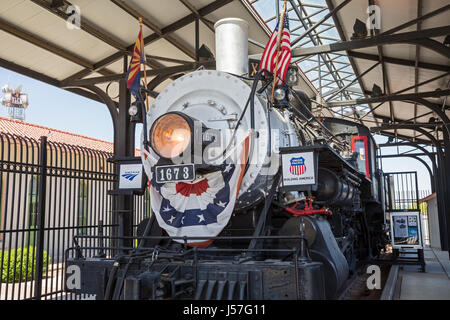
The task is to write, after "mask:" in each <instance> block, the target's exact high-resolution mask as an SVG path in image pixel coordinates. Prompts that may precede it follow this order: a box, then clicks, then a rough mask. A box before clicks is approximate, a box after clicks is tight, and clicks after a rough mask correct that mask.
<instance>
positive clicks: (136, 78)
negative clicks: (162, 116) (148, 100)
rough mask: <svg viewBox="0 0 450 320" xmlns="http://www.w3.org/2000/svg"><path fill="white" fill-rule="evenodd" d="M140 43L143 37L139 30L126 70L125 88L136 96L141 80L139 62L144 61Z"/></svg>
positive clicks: (141, 43)
mask: <svg viewBox="0 0 450 320" xmlns="http://www.w3.org/2000/svg"><path fill="white" fill-rule="evenodd" d="M142 45H143V39H142V30H141V31H140V32H139V35H138V38H137V40H136V44H135V45H134V49H133V56H132V58H131V62H130V68H129V69H128V72H127V88H128V89H129V90H130V91H131V93H132V94H133V95H134V96H135V97H136V98H137V93H138V90H139V85H140V81H141V63H144V57H143V55H142Z"/></svg>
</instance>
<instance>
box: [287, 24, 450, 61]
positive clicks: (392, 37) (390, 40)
mask: <svg viewBox="0 0 450 320" xmlns="http://www.w3.org/2000/svg"><path fill="white" fill-rule="evenodd" d="M448 34H450V26H445V27H437V28H430V29H424V30H421V31H420V32H417V31H412V32H405V33H396V34H389V35H378V36H374V37H370V38H367V39H359V40H352V41H344V42H337V43H330V44H326V45H322V46H316V47H308V48H298V49H294V50H292V57H302V56H308V55H313V54H320V53H332V52H336V51H346V50H355V49H363V48H369V47H374V46H379V45H385V44H395V43H405V42H411V41H415V40H419V41H422V40H423V39H426V38H433V37H440V36H446V35H448ZM423 45H426V46H428V45H427V43H425V42H424V43H423ZM430 49H432V48H430ZM434 49H435V48H434ZM448 50H449V51H450V49H448Z"/></svg>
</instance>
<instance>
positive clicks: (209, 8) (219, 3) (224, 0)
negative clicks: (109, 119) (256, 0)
mask: <svg viewBox="0 0 450 320" xmlns="http://www.w3.org/2000/svg"><path fill="white" fill-rule="evenodd" d="M232 1H233V0H216V1H214V2H212V3H210V4H208V5H206V6H204V7H202V8H201V9H198V12H199V13H200V15H201V16H202V17H203V16H206V15H208V14H210V13H212V12H214V11H216V10H217V9H219V8H221V7H223V6H225V5H227V4H228V3H230V2H232ZM195 19H196V15H195V14H193V13H192V14H190V15H188V16H186V17H184V18H181V19H180V20H177V21H175V22H174V23H172V24H170V25H168V26H167V27H165V28H162V29H161V35H158V34H156V33H154V34H151V35H149V36H147V37H145V38H144V45H149V44H150V43H153V42H155V41H157V40H159V39H161V38H162V37H165V36H167V35H169V34H171V33H173V32H175V31H177V30H179V29H181V28H184V27H186V26H187V25H189V24H190V23H192V22H194V21H195ZM133 48H134V43H132V44H130V45H129V46H128V47H127V51H132V50H133ZM122 56H123V53H122V52H116V53H114V54H112V55H110V56H108V57H106V58H104V59H102V60H100V61H98V62H96V63H94V71H97V70H100V69H103V68H105V67H106V66H108V65H110V64H112V63H114V62H116V61H119V60H120V59H121V58H122ZM91 73H92V71H91V70H90V69H85V70H82V71H81V72H79V73H77V74H75V75H73V76H71V77H69V78H67V79H64V80H63V82H69V81H71V80H74V79H79V78H82V77H86V76H88V75H89V74H91Z"/></svg>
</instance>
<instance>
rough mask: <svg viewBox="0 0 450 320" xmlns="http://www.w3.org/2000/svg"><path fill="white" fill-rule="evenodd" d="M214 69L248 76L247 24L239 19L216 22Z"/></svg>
mask: <svg viewBox="0 0 450 320" xmlns="http://www.w3.org/2000/svg"><path fill="white" fill-rule="evenodd" d="M214 28H215V30H216V69H217V70H218V71H224V72H229V73H233V74H236V75H246V74H248V23H247V21H245V20H242V19H239V18H225V19H221V20H219V21H217V22H216V24H215V25H214Z"/></svg>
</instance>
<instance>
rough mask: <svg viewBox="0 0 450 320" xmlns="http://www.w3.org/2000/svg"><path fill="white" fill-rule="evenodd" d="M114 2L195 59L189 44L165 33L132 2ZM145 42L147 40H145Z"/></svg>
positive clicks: (115, 0) (117, 0)
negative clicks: (135, 7)
mask: <svg viewBox="0 0 450 320" xmlns="http://www.w3.org/2000/svg"><path fill="white" fill-rule="evenodd" d="M110 1H111V2H112V3H114V4H115V5H116V6H118V7H119V8H121V9H122V10H123V11H125V12H126V13H128V14H129V15H131V16H132V17H133V18H135V19H136V20H138V19H139V18H142V22H143V24H144V25H145V26H146V27H148V28H149V29H150V30H152V31H153V32H155V33H156V34H157V35H158V36H160V37H162V38H164V39H165V40H167V41H168V42H169V43H171V44H172V45H173V46H175V47H176V48H177V49H179V50H180V51H182V52H183V53H184V54H186V55H187V56H188V57H190V58H191V59H194V60H195V52H194V51H193V50H191V49H189V48H188V47H187V46H185V45H184V44H182V43H181V42H180V41H178V40H176V39H175V38H174V37H172V36H171V35H169V34H165V35H163V31H162V29H160V28H159V27H158V26H156V25H155V24H154V23H152V22H151V21H150V19H148V18H146V17H144V16H143V14H142V12H138V11H137V10H135V9H134V8H133V7H132V6H131V5H130V4H127V3H125V1H123V0H110ZM144 42H145V41H144Z"/></svg>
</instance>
